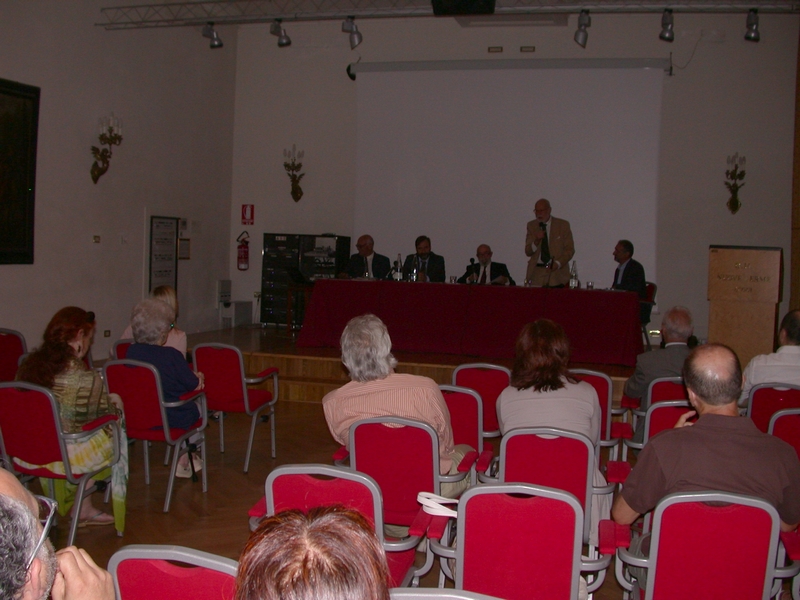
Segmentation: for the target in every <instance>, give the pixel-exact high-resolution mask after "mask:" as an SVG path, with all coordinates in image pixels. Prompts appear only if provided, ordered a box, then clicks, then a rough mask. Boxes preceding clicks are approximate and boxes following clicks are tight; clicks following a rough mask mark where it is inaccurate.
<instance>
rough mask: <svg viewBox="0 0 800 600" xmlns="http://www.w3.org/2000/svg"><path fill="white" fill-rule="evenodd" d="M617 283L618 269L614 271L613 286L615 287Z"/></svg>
mask: <svg viewBox="0 0 800 600" xmlns="http://www.w3.org/2000/svg"><path fill="white" fill-rule="evenodd" d="M618 283H620V281H619V267H617V270H616V271H614V285H617V284H618ZM612 287H613V286H612Z"/></svg>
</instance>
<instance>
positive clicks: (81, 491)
mask: <svg viewBox="0 0 800 600" xmlns="http://www.w3.org/2000/svg"><path fill="white" fill-rule="evenodd" d="M88 481H89V478H88V477H86V476H84V477H81V480H80V483H78V489H77V491H76V492H75V508H74V509H73V512H74V515H75V516H73V517H72V525H70V528H69V536H68V537H67V546H73V545H74V544H75V536H76V535H77V533H78V522H79V521H80V514H81V504H82V503H83V499H84V497H85V496H86V484H87V483H88Z"/></svg>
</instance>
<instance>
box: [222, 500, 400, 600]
mask: <svg viewBox="0 0 800 600" xmlns="http://www.w3.org/2000/svg"><path fill="white" fill-rule="evenodd" d="M390 581H391V580H390V576H389V567H388V566H387V564H386V555H385V554H384V551H383V548H382V547H381V544H380V541H379V540H378V538H377V536H376V535H375V532H374V531H373V529H372V527H371V526H370V524H369V522H368V521H367V520H366V519H365V518H364V517H363V516H362V515H361V514H360V513H358V512H356V511H354V510H348V509H346V508H344V507H342V506H327V507H320V508H313V509H311V510H310V511H309V512H308V514H304V513H303V512H302V511H299V510H287V511H284V512H281V513H278V514H277V515H275V516H272V517H268V518H267V519H264V520H263V521H262V522H261V524H260V525H259V526H258V529H256V530H255V531H254V532H253V534H252V535H251V536H250V539H249V540H248V542H247V545H246V546H245V548H244V550H243V551H242V555H241V557H240V558H239V575H238V577H237V578H236V600H389V586H390V585H391V583H390Z"/></svg>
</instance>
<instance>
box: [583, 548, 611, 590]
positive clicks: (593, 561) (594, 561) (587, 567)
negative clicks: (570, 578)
mask: <svg viewBox="0 0 800 600" xmlns="http://www.w3.org/2000/svg"><path fill="white" fill-rule="evenodd" d="M612 558H614V554H608V555H605V556H600V557H599V558H587V557H585V556H581V571H582V572H583V571H589V572H595V571H602V570H604V569H607V568H608V565H610V564H611V559H612ZM598 583H600V584H602V581H600V582H598ZM598 587H600V585H597V587H595V588H593V589H591V590H589V591H594V590H595V589H597V588H598Z"/></svg>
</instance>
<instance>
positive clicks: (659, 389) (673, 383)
mask: <svg viewBox="0 0 800 600" xmlns="http://www.w3.org/2000/svg"><path fill="white" fill-rule="evenodd" d="M646 399H647V400H646V401H645V403H644V406H652V405H653V404H655V403H656V402H664V401H665V400H688V399H689V393H688V392H687V391H686V386H685V385H683V377H659V378H658V379H654V380H653V381H651V382H650V385H649V386H647V396H646Z"/></svg>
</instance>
